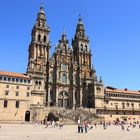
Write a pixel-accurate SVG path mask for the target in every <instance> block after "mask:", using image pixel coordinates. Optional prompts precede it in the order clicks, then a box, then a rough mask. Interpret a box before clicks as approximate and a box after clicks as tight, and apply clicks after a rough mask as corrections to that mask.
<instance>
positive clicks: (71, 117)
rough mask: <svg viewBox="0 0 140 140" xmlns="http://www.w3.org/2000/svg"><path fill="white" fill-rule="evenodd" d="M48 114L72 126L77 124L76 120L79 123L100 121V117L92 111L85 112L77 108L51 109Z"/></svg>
mask: <svg viewBox="0 0 140 140" xmlns="http://www.w3.org/2000/svg"><path fill="white" fill-rule="evenodd" d="M50 112H52V113H53V114H55V115H56V116H57V117H59V119H60V120H63V121H64V122H65V121H69V122H73V123H74V124H76V123H77V121H78V119H80V120H81V122H84V121H88V122H89V123H92V122H94V121H95V120H100V119H101V117H99V116H98V115H97V114H95V113H94V112H93V111H90V110H86V109H83V108H82V109H81V108H79V109H76V110H70V109H64V108H53V109H51V110H50Z"/></svg>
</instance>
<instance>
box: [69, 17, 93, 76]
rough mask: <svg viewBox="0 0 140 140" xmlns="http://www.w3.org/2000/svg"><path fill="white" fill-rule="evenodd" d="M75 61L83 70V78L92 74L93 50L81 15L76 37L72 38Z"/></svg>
mask: <svg viewBox="0 0 140 140" xmlns="http://www.w3.org/2000/svg"><path fill="white" fill-rule="evenodd" d="M72 46H73V53H74V61H76V62H77V64H78V66H79V68H80V69H81V70H83V71H81V74H82V75H81V78H84V77H85V76H86V77H89V76H90V69H91V50H90V49H89V39H88V36H86V33H85V28H84V24H83V22H82V18H81V16H80V15H79V20H78V24H77V27H76V33H75V37H74V39H73V40H72Z"/></svg>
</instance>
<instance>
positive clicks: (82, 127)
mask: <svg viewBox="0 0 140 140" xmlns="http://www.w3.org/2000/svg"><path fill="white" fill-rule="evenodd" d="M92 128H93V127H92V126H91V127H89V124H88V122H87V121H85V122H84V123H82V122H81V120H80V119H79V120H78V133H87V132H88V130H89V129H92Z"/></svg>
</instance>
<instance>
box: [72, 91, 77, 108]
mask: <svg viewBox="0 0 140 140" xmlns="http://www.w3.org/2000/svg"><path fill="white" fill-rule="evenodd" d="M72 103H73V110H75V105H76V100H75V89H74V90H73V102H72Z"/></svg>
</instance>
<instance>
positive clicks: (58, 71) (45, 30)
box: [27, 6, 103, 109]
mask: <svg viewBox="0 0 140 140" xmlns="http://www.w3.org/2000/svg"><path fill="white" fill-rule="evenodd" d="M49 32H50V27H49V26H48V25H47V23H46V16H45V12H44V8H43V6H41V7H40V11H39V13H38V16H37V20H36V23H35V25H34V27H33V30H32V40H31V44H30V45H29V60H28V68H27V73H28V75H29V76H30V77H31V78H32V81H33V87H34V90H33V93H32V94H33V95H35V96H40V95H41V96H42V99H41V100H42V103H45V105H46V106H57V107H64V108H70V109H75V108H77V107H78V108H79V107H88V106H90V107H94V102H92V101H93V98H94V93H93V92H92V93H90V90H89V85H90V86H91V85H92V86H94V85H98V87H99V88H100V86H101V87H103V84H102V81H101V80H100V81H99V82H98V81H97V77H96V73H95V69H94V67H93V65H92V62H91V59H92V58H91V57H92V54H91V50H90V48H89V38H88V36H87V35H86V33H85V28H84V24H83V21H82V18H81V16H79V19H78V23H77V26H76V32H75V35H74V38H73V39H72V42H71V43H72V48H70V46H69V41H68V40H67V37H66V33H65V32H63V33H62V36H61V38H60V40H59V41H58V43H57V45H56V46H55V51H54V53H53V55H52V56H50V48H51V41H50V40H49ZM92 89H93V88H92ZM89 96H90V97H89ZM89 99H90V100H91V101H90V103H89Z"/></svg>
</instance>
